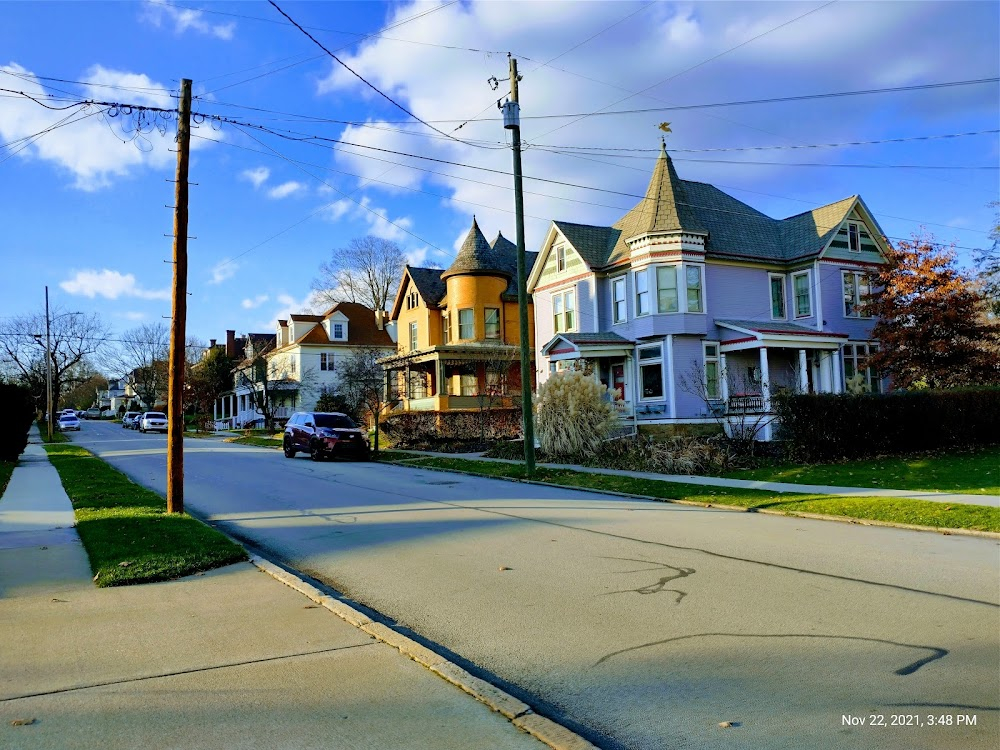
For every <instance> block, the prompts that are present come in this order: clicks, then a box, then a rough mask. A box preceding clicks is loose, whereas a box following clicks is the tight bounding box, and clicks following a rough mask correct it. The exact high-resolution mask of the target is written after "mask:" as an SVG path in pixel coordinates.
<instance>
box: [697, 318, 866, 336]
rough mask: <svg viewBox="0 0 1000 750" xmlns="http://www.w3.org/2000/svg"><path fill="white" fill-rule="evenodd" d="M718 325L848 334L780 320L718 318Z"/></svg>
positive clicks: (818, 334)
mask: <svg viewBox="0 0 1000 750" xmlns="http://www.w3.org/2000/svg"><path fill="white" fill-rule="evenodd" d="M715 324H716V325H717V326H733V327H734V328H743V329H745V330H748V331H753V332H755V333H780V334H797V335H806V336H847V334H846V333H831V332H830V331H817V330H816V329H815V328H808V327H807V326H803V325H799V324H798V323H785V322H782V321H780V320H718V319H716V321H715Z"/></svg>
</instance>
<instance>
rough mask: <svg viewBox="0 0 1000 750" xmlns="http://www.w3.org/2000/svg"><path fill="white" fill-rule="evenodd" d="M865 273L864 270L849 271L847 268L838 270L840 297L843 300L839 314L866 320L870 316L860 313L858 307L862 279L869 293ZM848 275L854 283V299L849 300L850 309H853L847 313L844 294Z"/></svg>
mask: <svg viewBox="0 0 1000 750" xmlns="http://www.w3.org/2000/svg"><path fill="white" fill-rule="evenodd" d="M867 275H868V274H866V273H865V272H864V271H851V270H848V269H841V270H840V298H841V300H843V305H842V307H841V308H840V314H841V315H843V316H844V317H845V318H849V319H851V320H867V319H869V318H871V317H872V316H871V314H868V315H862V314H861V312H859V309H858V308H860V306H861V296H862V295H861V283H862V281H864V283H865V286H867V287H868V293H871V284H870V282H869V281H868V279H867ZM848 277H850V278H851V279H852V281H853V284H854V299H853V300H852V301H851V309H853V310H854V312H853V313H852V314H848V312H847V295H846V294H845V292H846V285H847V279H848Z"/></svg>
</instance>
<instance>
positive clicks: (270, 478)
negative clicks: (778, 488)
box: [74, 423, 1000, 750]
mask: <svg viewBox="0 0 1000 750" xmlns="http://www.w3.org/2000/svg"><path fill="white" fill-rule="evenodd" d="M74 442H78V443H81V444H83V445H85V446H88V447H90V448H91V449H92V450H94V451H95V452H97V453H98V454H99V455H101V456H102V457H104V458H105V459H106V460H108V461H109V462H110V463H112V464H113V465H115V466H117V467H118V468H120V469H122V470H123V471H125V472H126V473H127V474H129V475H130V476H132V477H133V478H134V479H136V480H137V481H139V482H140V483H142V484H144V485H146V486H149V487H151V488H153V489H156V490H159V491H160V492H162V491H163V490H164V488H165V457H164V451H165V439H164V438H163V437H162V436H152V435H140V434H138V433H135V432H130V431H124V430H121V429H120V428H119V427H118V426H113V425H107V424H99V423H85V425H84V430H83V432H82V433H81V435H80V436H74ZM185 449H186V457H185V469H186V476H185V493H186V503H187V504H188V505H189V506H190V507H191V508H193V509H195V510H196V511H197V512H199V513H200V514H202V515H205V516H207V517H209V518H210V519H211V520H212V521H213V522H214V523H217V524H218V525H220V526H221V527H223V528H224V529H225V530H226V531H228V532H230V533H232V534H234V535H236V536H238V537H241V538H244V539H247V540H249V541H251V542H252V543H253V544H255V545H257V546H259V547H261V548H264V549H265V550H267V551H268V552H269V553H270V554H271V555H272V556H274V557H276V558H279V559H281V560H282V561H284V562H286V563H287V564H289V565H291V566H293V567H296V568H298V569H299V570H302V571H303V572H306V573H308V574H309V575H312V576H314V577H315V578H317V579H319V580H321V581H323V582H325V583H327V584H329V585H330V586H333V587H335V588H336V589H338V590H340V591H342V592H344V593H345V594H347V595H348V596H350V597H352V598H354V599H355V600H357V601H359V602H361V603H363V604H365V605H367V606H369V607H372V608H374V609H376V610H378V611H379V612H382V613H383V614H385V615H387V616H389V617H391V618H393V619H395V620H396V621H398V622H399V623H401V624H402V625H403V626H404V627H407V628H411V629H412V630H413V631H415V632H416V633H417V634H419V635H420V636H422V637H424V638H426V639H429V640H430V641H432V642H434V643H435V644H438V645H439V647H441V648H443V649H445V650H447V651H448V652H451V653H452V654H453V655H455V656H456V657H457V659H458V660H459V661H461V662H463V663H465V664H470V665H474V666H475V667H476V668H478V669H479V670H481V672H482V673H485V674H488V675H490V676H491V678H492V679H494V680H496V681H497V682H499V683H501V684H503V685H505V686H507V687H508V688H509V689H511V691H512V692H514V693H516V694H519V695H520V696H521V697H524V698H526V699H527V700H529V702H532V703H533V704H535V705H539V706H541V707H542V708H543V709H544V710H545V711H546V712H547V713H548V714H549V715H550V716H551V717H552V718H554V719H556V720H559V721H562V722H563V723H565V724H567V725H568V726H571V727H572V728H574V729H576V730H577V731H580V732H581V733H582V734H584V735H585V736H587V737H588V738H589V739H591V740H592V741H594V742H595V743H596V744H598V745H600V746H601V747H605V748H650V749H652V748H656V749H657V750H659V749H660V748H731V747H766V748H789V749H795V750H800V749H802V748H829V747H837V748H900V749H903V748H906V749H908V750H909V749H919V748H927V749H928V750H930V749H931V748H934V749H935V750H937V749H939V748H980V747H981V748H993V747H995V746H996V743H997V742H998V740H1000V721H998V719H1000V711H998V708H1000V707H998V697H997V696H998V687H1000V685H998V674H1000V601H998V588H1000V585H998V584H1000V551H998V544H997V541H996V540H993V539H979V538H970V537H959V536H945V535H941V534H935V533H925V532H913V531H903V530H895V529H887V528H877V527H860V526H853V525H849V524H840V523H832V522H823V521H811V520H807V519H792V518H778V517H771V516H763V515H758V514H752V513H735V512H729V511H720V510H715V509H706V508H693V507H685V506H678V505H669V504H663V503H656V502H641V501H632V500H623V499H621V498H616V497H610V496H602V495H599V494H594V493H586V492H580V491H571V490H562V489H557V488H551V487H541V486H534V485H525V484H518V483H511V482H504V481H497V480H487V479H481V478H474V477H465V476H460V475H454V474H446V473H441V472H433V471H428V470H422V469H414V468H405V467H397V466H385V465H378V464H364V463H359V464H354V463H346V462H336V463H323V464H316V463H313V462H311V461H310V460H309V459H308V458H305V457H298V458H295V459H292V460H289V459H285V458H284V457H283V456H282V455H281V453H280V452H278V451H272V450H267V449H256V448H250V447H244V446H233V445H229V444H224V443H220V442H218V441H210V440H193V439H189V440H187V441H186V442H185ZM873 715H874V716H875V719H874V721H875V722H878V721H879V719H878V717H879V716H881V717H883V719H882V721H884V723H885V726H882V725H880V724H878V723H876V725H875V726H873V725H872V722H873V719H872V716H873ZM894 717H896V718H895V719H894ZM929 717H933V719H931V718H929ZM939 718H940V719H941V720H942V721H943V722H944V725H943V726H929V723H930V722H931V721H934V722H935V723H937V720H938V719H939ZM893 721H896V722H901V724H899V725H896V726H893V725H892V722H893ZM726 722H728V723H729V726H720V723H726ZM862 722H863V723H862ZM973 722H974V723H973Z"/></svg>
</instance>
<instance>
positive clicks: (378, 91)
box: [267, 0, 487, 148]
mask: <svg viewBox="0 0 1000 750" xmlns="http://www.w3.org/2000/svg"><path fill="white" fill-rule="evenodd" d="M267 1H268V3H270V4H271V5H272V6H273V7H274V9H275V10H277V11H278V12H279V13H280V14H281V15H283V16H284V17H285V18H287V19H288V20H289V21H290V22H291V23H292V25H293V26H295V28H297V29H298V30H299V31H301V32H302V33H303V34H305V35H306V36H307V37H309V39H311V40H312V42H313V43H314V44H315V45H316V46H317V47H319V48H320V49H321V50H323V51H324V52H325V53H326V54H328V55H329V56H330V57H332V58H333V59H334V60H336V61H337V63H338V64H340V66H341V67H343V68H344V69H345V70H347V71H348V72H349V73H350V74H351V75H353V76H354V77H355V78H357V79H358V80H359V81H361V82H362V83H363V84H365V85H366V86H367V87H368V88H370V89H371V90H372V91H374V92H375V93H376V94H378V95H379V96H381V97H382V98H383V99H385V100H386V101H387V102H389V103H390V104H392V105H393V106H395V107H396V108H397V109H400V110H402V111H403V112H405V113H406V114H408V115H409V116H410V117H412V118H413V119H414V120H416V121H417V122H419V123H421V124H423V125H426V126H427V127H428V128H430V129H431V130H433V131H435V132H437V133H440V134H441V135H443V136H445V137H446V138H450V139H451V140H453V141H456V142H458V143H462V144H465V145H467V146H476V144H473V143H470V142H468V141H464V140H462V139H461V138H456V137H455V136H453V135H450V134H449V133H446V132H445V131H443V130H440V129H438V128H436V127H434V126H433V125H431V124H430V123H429V122H426V121H425V120H422V119H421V118H419V117H417V115H415V114H413V112H411V111H410V110H408V109H407V108H406V107H404V106H403V105H402V104H400V103H399V102H397V101H396V100H395V99H393V98H392V97H391V96H389V95H388V94H386V93H385V92H384V91H382V90H381V89H379V88H378V87H377V86H376V85H375V84H373V83H371V82H370V81H369V80H368V79H367V78H365V77H364V76H362V75H361V74H360V73H358V72H357V71H356V70H354V68H352V67H351V66H350V65H348V64H347V63H345V62H344V61H343V60H341V59H340V58H339V57H337V56H336V55H335V54H334V53H333V52H331V51H330V50H328V49H327V48H326V47H324V46H323V44H322V42H320V41H319V40H318V39H317V38H316V37H314V36H313V35H312V34H310V33H309V32H308V31H306V30H305V29H304V28H302V26H300V25H299V24H298V23H297V22H296V21H295V19H293V18H292V17H291V16H290V15H288V14H287V13H285V11H283V10H282V9H281V7H280V6H279V5H278V4H277V3H276V2H274V0H267ZM477 147H478V148H487V147H486V146H477Z"/></svg>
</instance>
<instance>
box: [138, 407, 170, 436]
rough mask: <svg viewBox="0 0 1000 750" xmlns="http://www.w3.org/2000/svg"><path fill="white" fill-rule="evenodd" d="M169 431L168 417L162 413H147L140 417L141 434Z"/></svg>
mask: <svg viewBox="0 0 1000 750" xmlns="http://www.w3.org/2000/svg"><path fill="white" fill-rule="evenodd" d="M154 431H156V432H164V433H166V431H167V415H166V414H164V413H163V412H162V411H147V412H146V413H145V414H143V415H142V416H141V417H139V432H154Z"/></svg>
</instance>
